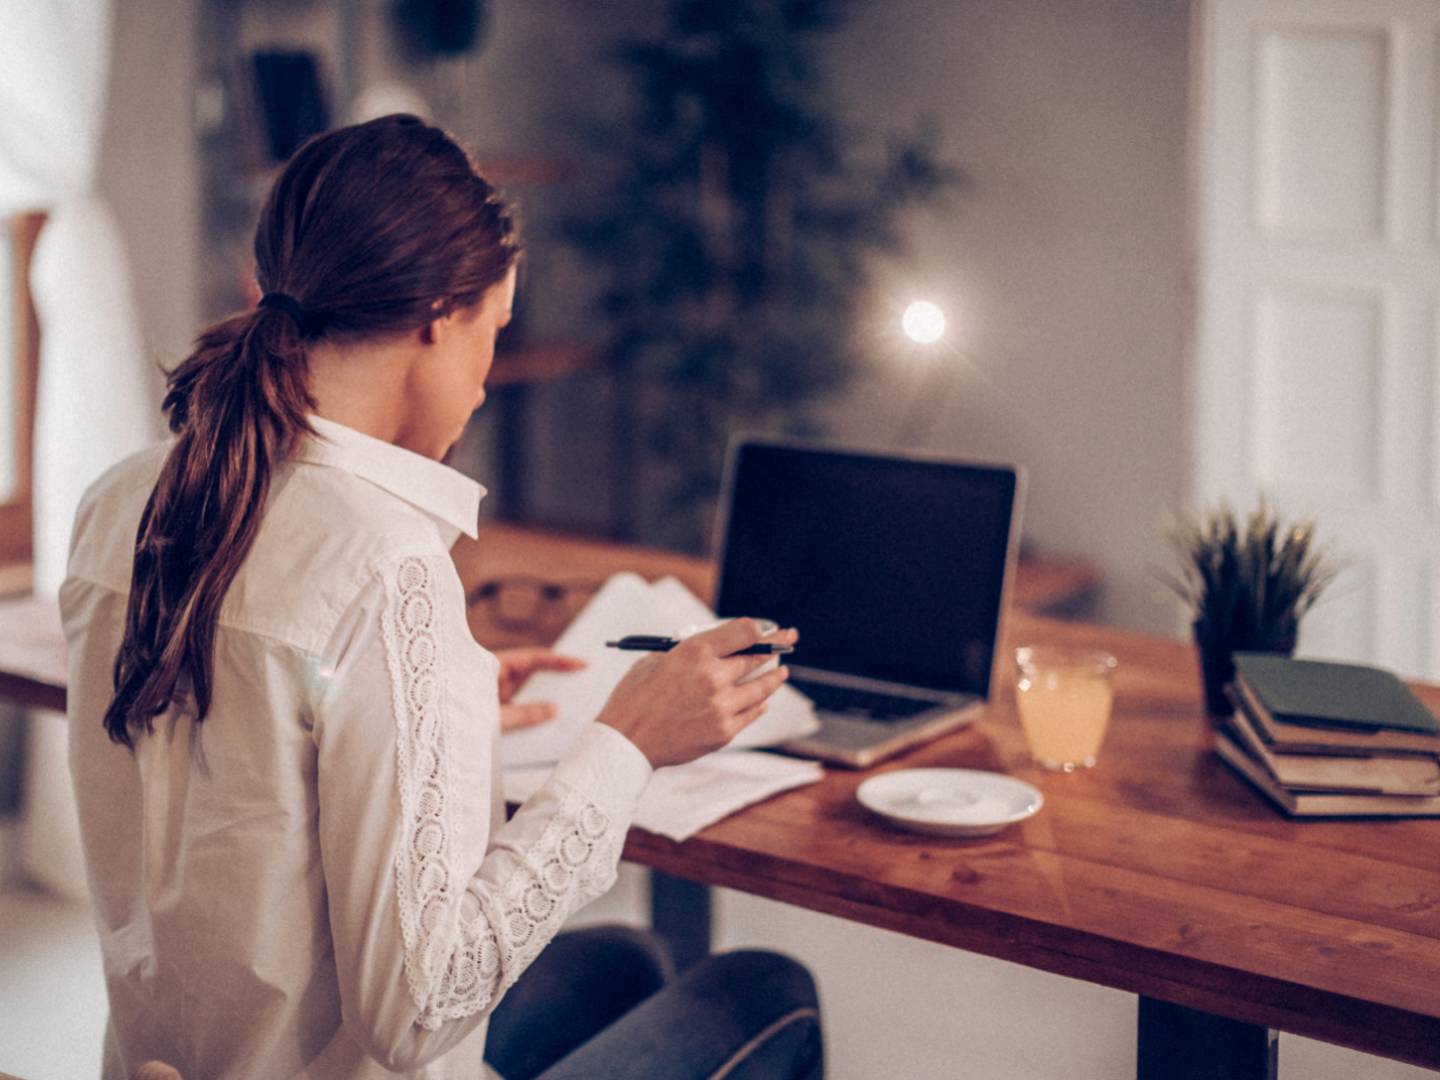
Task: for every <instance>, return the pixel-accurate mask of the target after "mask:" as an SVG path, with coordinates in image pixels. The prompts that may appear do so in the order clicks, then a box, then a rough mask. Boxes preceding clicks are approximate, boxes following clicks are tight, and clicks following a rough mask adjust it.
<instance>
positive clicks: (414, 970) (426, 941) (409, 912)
mask: <svg viewBox="0 0 1440 1080" xmlns="http://www.w3.org/2000/svg"><path fill="white" fill-rule="evenodd" d="M438 621H439V620H438V618H437V598H436V590H435V581H434V570H433V569H432V568H431V566H430V564H429V563H428V562H427V561H426V560H424V559H420V558H407V559H404V560H402V561H401V562H400V563H399V564H398V566H397V567H396V569H395V574H394V578H393V581H392V582H391V583H390V588H389V589H388V595H387V598H386V611H385V615H384V626H383V630H384V639H385V655H386V661H387V663H388V665H389V668H390V682H391V688H392V708H393V711H394V715H395V723H396V725H397V729H398V730H397V732H396V740H395V746H396V778H397V780H396V782H397V786H398V788H399V797H400V815H401V823H402V825H401V837H402V840H401V843H400V844H399V845H398V847H397V850H396V854H395V884H396V895H397V901H398V905H397V906H398V909H399V919H400V932H401V939H402V942H403V945H404V964H405V979H406V983H407V984H408V986H409V990H410V996H411V998H412V999H413V1000H414V1002H415V1005H416V1007H417V1008H418V1009H419V1023H420V1025H421V1026H422V1027H424V1028H426V1029H428V1030H434V1029H436V1028H438V1027H440V1026H441V1025H442V1024H443V1023H444V1022H445V1021H447V1020H455V1019H460V1018H462V1017H466V1016H472V1015H474V1014H475V1013H478V1012H482V1011H484V1010H485V1009H487V1008H489V1006H490V1005H491V1004H492V1003H493V1002H494V1001H496V1000H497V999H498V998H499V996H500V994H501V993H503V992H504V991H505V990H506V989H507V988H509V986H510V985H511V984H513V983H514V982H515V980H516V979H517V978H519V976H520V973H521V972H522V971H524V970H525V968H526V967H528V966H529V965H530V963H531V962H532V961H533V960H534V959H535V957H536V956H537V955H538V954H539V952H540V950H541V949H542V948H544V947H545V945H546V944H547V943H548V942H549V941H550V939H551V938H553V937H554V936H555V934H556V932H557V931H558V930H559V929H560V926H561V924H562V923H563V922H564V921H565V919H566V917H568V916H569V914H570V913H571V912H573V911H574V910H576V909H577V908H579V907H580V906H582V905H583V904H585V903H588V902H589V901H590V900H592V899H594V898H595V897H596V896H599V895H600V894H601V893H603V892H604V891H605V890H606V889H608V888H609V887H610V886H611V885H612V884H613V883H614V880H615V873H616V869H615V868H616V864H617V863H618V861H619V857H620V851H619V847H620V842H621V841H620V839H619V838H617V837H616V836H615V832H616V830H614V829H613V828H612V825H611V821H610V819H609V817H608V816H607V815H606V814H605V813H604V812H603V811H602V810H601V809H600V808H599V807H597V806H596V805H595V804H593V803H592V802H590V801H589V800H588V799H586V798H584V797H582V796H581V795H579V794H578V793H576V792H574V791H571V790H569V789H563V790H562V794H561V797H560V799H559V806H558V807H557V809H556V812H555V813H553V814H552V815H551V816H550V818H549V820H548V821H547V823H546V825H545V828H544V830H543V831H542V832H541V834H540V836H539V839H538V840H537V841H535V842H533V843H531V844H527V845H524V846H522V847H516V848H510V849H505V848H496V849H495V850H494V851H493V852H492V853H491V854H490V855H487V857H486V860H485V864H484V865H483V866H482V867H481V873H480V874H478V875H476V877H474V878H470V879H466V878H464V877H461V876H460V875H461V874H463V873H464V871H460V873H457V868H456V866H455V864H454V860H453V858H452V850H453V844H452V838H453V836H454V835H455V829H454V825H453V822H452V815H453V810H452V806H451V800H450V799H449V797H448V793H449V784H450V776H449V770H448V767H447V760H446V717H445V709H444V694H443V693H442V690H441V679H442V672H443V665H444V661H445V657H444V649H443V635H442V634H441V633H440V632H439V629H438Z"/></svg>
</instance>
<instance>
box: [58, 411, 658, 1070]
mask: <svg viewBox="0 0 1440 1080" xmlns="http://www.w3.org/2000/svg"><path fill="white" fill-rule="evenodd" d="M314 423H315V427H316V430H317V431H318V432H319V433H320V434H321V436H322V438H320V439H309V438H307V439H306V440H305V441H304V444H303V446H302V448H301V449H300V451H299V452H298V453H297V455H296V459H295V460H293V461H291V462H288V463H287V464H285V465H283V466H282V467H281V468H280V469H279V470H277V472H276V475H275V477H274V480H273V482H272V485H271V490H270V496H269V500H268V502H267V503H266V507H265V512H264V518H263V521H262V524H261V526H260V531H259V535H258V537H257V539H256V541H255V545H254V547H253V548H252V549H251V551H250V553H249V555H248V556H247V558H246V560H245V562H244V564H243V565H242V567H241V569H240V572H239V574H238V575H237V576H236V578H235V581H234V583H233V584H232V586H231V588H230V591H229V593H228V594H227V596H226V598H225V601H224V604H223V606H222V610H221V616H220V625H219V628H218V630H217V632H216V636H215V660H214V664H215V667H214V682H213V686H214V691H213V699H212V703H211V708H210V713H209V715H208V716H207V717H206V719H205V721H204V722H203V723H202V724H198V725H197V724H195V723H193V722H191V721H190V720H189V719H188V718H187V716H186V714H185V713H184V712H183V711H182V710H179V709H173V710H172V711H171V712H169V713H167V714H166V715H164V716H161V717H159V718H157V721H156V725H155V731H154V733H153V734H151V735H142V736H140V737H139V738H138V740H137V743H136V750H135V752H134V753H133V754H132V753H131V752H130V751H128V750H126V749H125V748H124V747H121V746H118V745H116V744H114V743H112V742H111V741H110V740H109V737H108V736H107V735H106V733H105V731H104V728H103V726H102V724H101V720H102V717H103V716H104V713H105V709H106V707H107V706H108V704H109V702H110V699H111V695H112V681H111V680H112V665H113V663H114V660H115V654H116V651H117V648H118V646H119V643H120V639H121V634H122V630H123V626H124V621H125V607H126V597H127V592H128V589H129V583H130V567H131V558H132V548H133V544H134V538H135V532H136V528H137V525H138V522H139V519H140V515H141V511H142V508H143V506H144V504H145V501H146V499H147V497H148V496H149V493H150V490H151V488H152V486H153V485H154V482H155V479H156V476H157V474H158V472H159V468H160V465H161V463H162V462H163V460H164V457H165V454H166V453H167V452H168V449H169V446H168V444H166V445H161V446H158V447H155V448H153V449H151V450H148V451H145V452H143V453H141V454H138V455H136V456H134V457H132V458H130V459H128V460H126V461H124V462H122V463H121V464H119V465H117V466H116V467H115V468H114V469H112V470H111V471H110V472H109V473H107V474H106V475H105V476H104V477H102V478H101V479H100V480H99V481H98V482H97V483H96V484H95V485H94V487H93V488H92V489H91V490H90V492H89V493H88V494H87V496H86V498H85V501H84V502H83V504H82V505H81V508H80V511H79V514H78V516H77V519H76V525H75V534H74V538H73V542H72V547H71V556H70V565H69V576H68V578H67V579H66V581H65V584H64V586H63V587H62V590H61V598H60V599H61V606H62V609H63V614H64V618H65V632H66V637H67V639H68V641H69V651H70V675H69V701H70V706H69V713H70V720H71V723H70V731H71V766H72V769H73V773H74V782H75V790H76V795H77V798H78V801H79V809H80V821H81V828H82V833H83V839H84V848H85V858H86V863H87V867H88V872H89V878H90V889H91V894H92V896H93V897H94V901H95V912H96V922H97V925H98V927H99V932H100V941H101V946H102V952H103V955H104V962H105V977H106V982H107V987H108V991H109V998H110V1024H109V1028H108V1031H107V1035H106V1051H105V1068H104V1076H105V1077H106V1078H107V1080H109V1078H114V1080H120V1078H123V1077H126V1076H128V1075H129V1074H130V1071H131V1070H133V1069H134V1068H135V1067H136V1066H137V1065H139V1064H140V1063H141V1062H143V1061H146V1060H148V1059H151V1058H158V1059H161V1060H163V1061H166V1062H169V1063H170V1064H172V1065H174V1066H175V1067H177V1068H178V1069H179V1070H180V1072H181V1073H182V1075H184V1076H185V1077H187V1078H207V1080H209V1078H224V1077H260V1076H263V1077H269V1078H278V1077H346V1078H360V1077H379V1076H386V1075H390V1074H391V1073H393V1072H401V1073H404V1074H406V1075H410V1076H414V1077H426V1078H441V1077H465V1078H467V1080H472V1078H474V1077H477V1076H482V1075H486V1074H485V1072H484V1070H483V1067H482V1060H481V1058H482V1053H483V1051H484V1046H485V1017H486V1016H487V1015H488V1013H489V1012H490V1010H491V1009H493V1008H494V1007H495V1005H496V1004H497V1002H498V1001H499V999H500V996H501V995H502V994H503V993H504V991H505V990H506V988H507V987H509V986H510V985H511V984H512V983H513V982H514V981H515V979H516V978H517V977H518V976H519V975H520V973H521V972H522V971H524V970H525V968H526V967H527V966H528V965H529V964H530V963H531V962H532V961H533V960H534V958H535V956H536V955H537V954H538V953H539V952H540V950H541V949H542V948H543V947H544V946H545V944H546V943H547V942H548V941H549V940H550V939H551V938H552V937H553V936H554V934H555V932H556V931H557V930H558V929H559V927H560V925H561V923H562V922H563V921H564V919H565V918H566V916H568V915H569V914H570V913H571V912H573V911H575V910H576V909H577V908H579V907H580V906H581V905H583V904H585V903H587V902H588V901H590V900H591V899H593V898H594V897H596V896H598V895H599V894H601V893H602V892H604V891H605V890H606V889H608V888H609V887H610V885H611V884H612V882H613V881H614V878H615V871H616V865H617V863H618V861H619V857H620V849H621V846H622V843H623V841H624V837H625V833H626V830H627V828H628V827H629V824H630V820H631V817H632V815H633V813H634V811H635V806H636V803H637V802H638V800H639V796H640V792H641V789H643V788H644V786H645V784H646V783H647V781H648V780H649V777H650V766H649V763H648V762H647V761H646V759H645V757H644V755H643V754H642V753H641V752H640V751H639V750H638V749H636V747H635V746H634V744H632V743H631V742H630V741H629V740H628V739H626V738H625V737H624V736H623V735H621V734H620V733H619V732H617V731H615V730H614V729H613V728H609V727H605V726H603V725H598V724H597V725H593V726H592V727H591V728H590V729H589V730H588V731H587V732H586V734H585V736H584V737H583V738H582V739H581V740H580V741H579V743H578V744H577V745H576V747H575V749H574V750H573V752H572V753H571V754H570V755H569V756H568V757H567V758H566V759H565V760H564V761H562V762H561V763H560V764H559V765H558V766H557V767H556V769H555V771H554V774H553V775H552V776H551V778H550V779H549V781H548V782H547V783H546V784H545V785H544V787H542V788H541V789H540V791H539V792H538V793H537V794H536V795H535V796H534V797H533V798H531V799H530V800H529V801H528V802H526V803H525V804H524V806H522V807H521V808H520V810H519V812H518V813H517V814H516V815H515V816H514V818H512V819H511V820H510V821H509V822H508V823H506V822H505V820H504V814H503V810H502V807H501V805H500V802H499V792H500V786H499V782H498V773H497V769H498V760H499V758H498V753H497V739H498V733H499V704H498V698H497V690H496V687H497V679H496V675H497V671H498V664H497V661H496V660H495V658H494V657H493V656H492V655H490V654H489V653H488V652H486V651H485V650H484V649H482V648H481V647H480V646H479V645H477V644H476V643H475V641H474V639H473V638H472V637H471V635H470V632H469V628H468V627H467V625H466V620H465V598H464V595H463V590H462V587H461V584H460V581H459V579H458V577H457V575H456V572H455V569H454V566H453V564H452V563H451V561H450V557H449V548H450V545H451V544H452V543H453V542H454V541H455V539H456V538H457V536H458V534H459V533H462V532H463V533H465V534H467V535H469V536H472V537H473V536H474V535H475V532H476V521H477V515H478V508H479V501H480V498H481V496H482V495H483V490H482V489H481V488H480V487H479V486H478V485H477V484H475V483H474V482H473V481H471V480H469V479H467V478H465V477H464V476H462V475H460V474H459V473H457V472H455V471H453V470H451V469H449V468H447V467H446V466H444V465H440V464H438V463H436V462H434V461H431V460H429V459H427V458H423V457H420V456H418V455H416V454H412V453H410V452H409V451H406V450H402V449H399V448H398V447H395V446H392V445H390V444H388V443H384V442H380V441H379V440H376V439H373V438H370V437H368V436H366V435H363V434H360V433H359V432H356V431H352V430H350V429H348V428H345V427H342V426H340V425H338V424H334V423H330V422H328V421H325V420H323V419H319V418H314ZM387 1070H388V1071H387Z"/></svg>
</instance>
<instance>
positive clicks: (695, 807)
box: [502, 751, 825, 842]
mask: <svg viewBox="0 0 1440 1080" xmlns="http://www.w3.org/2000/svg"><path fill="white" fill-rule="evenodd" d="M550 771H551V766H549V765H530V766H525V767H522V768H510V769H506V770H505V772H504V774H503V781H502V786H503V787H504V790H505V799H506V801H507V802H513V803H522V802H524V801H525V800H526V799H528V798H529V797H530V796H531V795H533V794H535V792H536V791H537V790H538V789H539V787H540V785H541V784H543V783H544V782H545V780H546V778H547V777H548V776H549V775H550ZM824 775H825V771H824V769H822V768H821V767H820V765H819V764H818V763H816V762H813V761H800V760H798V759H796V758H785V757H780V756H779V755H777V754H765V753H760V752H758V751H725V752H722V753H714V754H707V755H706V756H705V757H703V758H700V759H699V760H697V761H692V762H690V763H689V764H687V765H674V766H671V767H669V768H665V769H657V770H656V771H655V775H654V776H653V777H651V779H650V783H649V785H648V786H647V787H646V788H645V792H644V794H643V795H641V796H640V805H639V806H638V807H637V808H636V812H635V820H634V824H635V825H637V826H639V827H640V828H642V829H646V830H648V831H649V832H653V833H658V834H659V835H660V836H666V837H669V838H670V839H671V840H675V841H677V842H678V841H682V840H688V839H689V838H690V837H692V836H694V835H695V834H696V833H697V832H699V831H700V830H701V829H703V828H705V827H706V826H708V825H713V824H714V823H715V822H717V821H719V820H720V819H721V818H724V817H728V816H729V815H731V814H733V813H735V812H736V811H737V810H742V809H744V808H745V807H747V806H750V805H751V804H753V803H757V802H760V801H761V800H762V799H768V798H769V797H770V796H772V795H777V794H779V793H780V792H782V791H788V790H790V789H791V788H796V787H801V786H803V785H805V784H813V783H814V782H815V781H817V780H819V779H820V778H821V777H822V776H824Z"/></svg>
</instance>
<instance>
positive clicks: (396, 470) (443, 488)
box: [295, 413, 485, 546]
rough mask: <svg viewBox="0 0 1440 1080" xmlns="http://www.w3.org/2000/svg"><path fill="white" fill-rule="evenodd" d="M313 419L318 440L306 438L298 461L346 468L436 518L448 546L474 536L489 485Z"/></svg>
mask: <svg viewBox="0 0 1440 1080" xmlns="http://www.w3.org/2000/svg"><path fill="white" fill-rule="evenodd" d="M309 420H310V424H311V426H312V427H313V428H314V429H315V433H316V434H317V435H318V436H319V438H310V437H306V438H304V439H302V441H301V444H300V447H299V449H298V450H297V451H296V453H295V457H296V459H298V460H300V461H308V462H311V463H312V464H315V465H327V466H330V467H331V468H336V469H344V470H345V471H346V472H349V473H353V474H354V475H356V476H358V477H360V479H362V480H367V481H369V482H370V483H372V484H374V485H375V486H376V487H379V488H382V489H384V490H385V491H388V492H389V493H390V494H391V495H394V496H395V497H396V498H397V499H403V500H404V501H405V502H407V503H409V504H410V505H411V506H414V507H415V508H416V509H418V510H420V511H422V512H423V513H424V514H426V515H427V516H428V517H430V518H432V519H433V520H434V521H435V523H436V525H437V526H438V527H439V528H440V530H441V533H442V535H444V536H445V541H446V545H447V546H448V545H449V544H451V543H453V542H454V541H455V539H456V536H457V535H458V534H459V533H464V534H465V535H466V536H468V537H470V539H472V540H473V539H475V536H476V534H477V533H478V531H479V524H480V500H481V499H483V498H484V497H485V489H484V488H483V487H481V486H480V485H479V484H477V483H476V482H475V481H474V480H472V479H470V478H469V477H468V476H465V475H464V474H463V473H460V472H457V471H456V470H454V469H452V468H450V466H448V465H442V464H441V463H440V462H438V461H432V460H431V459H430V458H427V457H423V456H421V455H420V454H417V453H414V452H413V451H411V450H406V449H404V448H403V447H399V446H395V445H393V444H391V443H387V442H383V441H382V440H380V439H377V438H375V437H373V436H371V435H366V434H364V433H363V432H360V431H356V430H355V429H354V428H349V427H346V426H345V425H344V424H337V423H336V422H335V421H333V420H327V419H325V418H324V417H323V416H316V415H314V414H313V413H312V414H311V415H310V417H309Z"/></svg>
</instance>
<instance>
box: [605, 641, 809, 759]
mask: <svg viewBox="0 0 1440 1080" xmlns="http://www.w3.org/2000/svg"><path fill="white" fill-rule="evenodd" d="M798 637H799V635H798V634H797V633H796V632H795V631H794V630H793V629H790V630H778V631H776V632H774V633H771V634H767V635H764V636H763V638H762V635H761V629H760V624H759V623H757V622H756V621H755V620H754V619H732V620H731V621H730V622H727V623H725V624H723V625H721V626H717V627H715V628H714V629H713V630H707V631H705V632H704V633H703V634H696V635H695V636H694V637H689V638H686V639H685V640H684V641H682V642H681V643H680V644H679V645H677V646H675V648H673V649H671V650H670V651H669V652H665V653H652V654H651V655H649V656H646V657H643V658H641V659H640V660H639V661H638V662H637V663H636V664H635V666H634V667H632V668H631V669H630V670H629V672H628V673H626V675H625V677H624V678H623V679H621V680H620V682H619V684H618V685H616V687H615V689H614V690H613V691H612V692H611V694H610V699H609V700H608V701H607V702H606V703H605V707H604V708H603V709H601V710H600V715H599V717H598V718H597V719H598V720H599V722H600V723H602V724H609V725H610V726H611V727H613V728H614V729H615V730H617V731H619V732H620V733H621V734H622V735H624V736H625V737H626V738H627V739H629V740H630V741H631V742H633V743H634V744H635V745H636V746H637V747H638V748H639V749H640V752H641V753H643V754H644V755H645V756H646V757H647V758H649V759H650V764H651V765H652V766H654V767H655V768H657V769H658V768H660V767H661V766H662V765H680V764H683V763H684V762H687V761H693V760H695V759H696V758H698V757H702V756H703V755H705V754H708V753H710V752H711V751H712V750H718V749H720V747H722V746H724V745H725V744H726V743H728V742H729V741H730V740H731V739H733V738H734V737H735V735H736V734H737V733H738V732H739V731H740V730H741V729H742V728H744V727H746V726H747V725H749V724H751V723H752V722H754V721H755V720H756V719H757V718H758V717H759V716H760V714H761V713H763V712H764V711H765V705H766V703H767V702H768V701H769V700H770V695H771V694H773V693H774V692H775V691H776V690H778V689H779V688H780V684H781V683H783V682H784V681H785V680H786V679H787V678H788V677H789V674H790V672H789V669H787V668H785V667H784V666H783V665H782V666H777V667H776V668H775V669H774V670H773V671H767V672H765V673H764V674H763V675H759V676H756V677H755V678H754V679H751V680H750V681H749V682H746V683H745V684H744V685H743V686H742V685H737V684H738V683H739V682H740V680H741V679H744V678H745V677H746V676H747V675H749V674H751V673H752V672H754V671H755V670H756V669H757V668H760V667H763V666H764V665H765V664H766V663H768V662H769V661H770V660H771V657H769V656H732V655H731V654H732V653H736V652H739V651H740V650H741V649H744V648H748V647H749V646H751V645H754V644H756V643H757V642H759V641H761V640H764V641H766V642H769V643H772V644H775V645H793V644H795V641H796V640H797V638H798Z"/></svg>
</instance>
